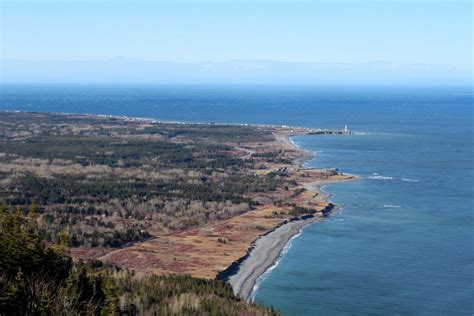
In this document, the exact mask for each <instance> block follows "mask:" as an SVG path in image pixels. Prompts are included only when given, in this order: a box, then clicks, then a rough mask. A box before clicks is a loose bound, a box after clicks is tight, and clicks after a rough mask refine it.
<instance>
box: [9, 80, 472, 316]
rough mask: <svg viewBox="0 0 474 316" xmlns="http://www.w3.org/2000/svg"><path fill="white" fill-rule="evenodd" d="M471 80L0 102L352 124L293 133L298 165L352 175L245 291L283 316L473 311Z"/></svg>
mask: <svg viewBox="0 0 474 316" xmlns="http://www.w3.org/2000/svg"><path fill="white" fill-rule="evenodd" d="M473 102H474V97H473V92H472V88H471V87H417V88H407V87H386V88H381V87H268V86H253V87H250V86H239V87H228V86H227V87H226V86H214V87H209V86H86V85H84V86H67V85H63V86H46V85H45V86H18V85H16V86H15V85H10V86H2V87H1V95H0V110H22V111H42V112H68V113H94V114H111V115H128V116H135V117H148V118H155V119H161V120H172V121H187V122H222V123H252V124H281V125H297V126H306V127H329V128H340V129H342V128H343V127H344V125H347V126H348V128H349V129H351V130H354V131H358V132H364V134H361V135H352V136H298V137H294V138H293V141H294V142H295V143H296V144H297V145H298V146H300V147H302V148H304V149H308V150H311V151H313V152H314V153H315V154H316V156H315V158H314V159H313V160H311V161H308V162H307V163H306V164H307V165H308V166H311V167H324V168H326V167H327V168H338V169H339V170H341V171H343V172H349V173H353V174H356V175H358V176H360V180H358V181H354V182H351V183H344V184H337V185H328V186H326V187H325V188H324V190H325V191H326V192H328V193H330V194H332V195H333V197H332V201H334V202H336V203H338V204H339V205H341V206H342V208H341V210H340V211H339V212H337V213H335V214H333V215H332V216H330V218H328V219H327V220H324V221H322V222H319V223H315V224H313V225H310V226H308V227H306V228H305V229H303V231H302V233H301V234H300V235H299V236H298V237H297V238H294V239H293V240H292V242H291V245H289V246H288V247H287V249H286V251H285V253H284V254H283V255H282V256H281V258H280V260H279V261H278V263H277V265H276V266H275V267H274V268H273V269H271V271H269V272H268V273H266V274H265V275H264V276H263V277H262V278H261V280H260V281H259V283H258V286H257V289H256V291H255V293H254V298H255V301H256V302H259V303H262V304H265V305H269V306H270V305H271V306H273V307H275V308H277V309H279V310H280V311H282V312H283V313H284V314H285V315H381V314H389V315H472V314H473V313H474V306H473V302H474V210H473V204H474V203H473V202H474V191H473V189H474V188H473V176H474V174H473V167H474V161H473V145H474V144H473V136H474V134H473Z"/></svg>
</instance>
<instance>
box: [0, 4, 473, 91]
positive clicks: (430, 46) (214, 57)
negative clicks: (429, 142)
mask: <svg viewBox="0 0 474 316" xmlns="http://www.w3.org/2000/svg"><path fill="white" fill-rule="evenodd" d="M0 6H1V16H2V22H1V50H0V54H1V56H0V70H1V75H0V83H4V84H5V83H28V84H30V83H92V84H98V83H127V84H134V83H136V84H167V83H169V84H318V85H319V84H330V85H333V84H343V85H359V84H369V85H370V84H377V85H446V84H448V85H472V84H473V78H472V74H473V65H472V50H473V49H472V47H473V46H472V30H471V29H472V16H471V13H472V3H471V2H470V1H464V0H461V1H456V2H453V1H447V0H437V1H422V0H417V1H404V0H388V1H379V0H361V1H357V2H354V1H347V0H345V1H343V0H337V1H327V0H316V1H305V0H300V1H287V0H279V1H266V0H256V1H246V0H235V1H213V0H200V1H190V0H180V1H167V0H161V1H148V0H139V1H126V0H120V1H109V0H102V1H88V0H85V1H78V0H71V1H61V0H44V1H32V0H21V1H11V0H5V1H2V2H1V4H0Z"/></svg>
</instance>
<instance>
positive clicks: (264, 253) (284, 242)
mask: <svg viewBox="0 0 474 316" xmlns="http://www.w3.org/2000/svg"><path fill="white" fill-rule="evenodd" d="M299 135H301V134H299ZM292 136H295V135H284V134H276V135H275V137H276V139H277V141H279V142H280V143H282V144H283V145H284V146H287V147H291V148H292V149H295V150H297V151H299V152H300V153H301V157H300V158H298V159H295V160H294V161H293V164H294V165H297V166H298V167H302V165H303V163H304V162H306V161H308V160H310V159H312V158H314V156H315V154H314V153H313V152H310V151H308V150H305V149H302V148H300V147H299V146H298V145H296V144H295V143H294V142H293V141H292V140H291V137H292ZM308 169H315V170H316V168H308ZM343 176H344V178H341V179H338V180H321V181H314V182H309V183H306V184H304V185H303V187H304V188H305V189H306V190H308V191H311V192H313V193H314V199H316V200H319V201H321V202H325V203H327V207H326V208H327V209H328V211H327V212H324V216H327V215H329V214H330V213H332V212H334V211H336V210H337V209H338V206H337V205H334V204H332V203H330V201H329V198H330V197H331V195H330V194H328V193H326V192H324V191H323V190H322V189H321V188H322V186H324V185H326V184H331V183H339V182H346V181H352V180H355V179H357V178H358V177H357V176H355V175H350V174H343ZM322 219H323V217H314V216H303V217H301V218H294V219H293V220H290V221H288V222H286V223H282V224H281V225H279V226H277V227H275V228H274V229H272V230H270V231H269V232H267V233H266V234H263V235H261V236H259V237H258V238H257V239H256V240H254V241H253V242H252V245H251V247H250V248H249V250H248V251H247V254H246V255H245V256H244V257H242V258H240V259H239V260H237V261H235V262H234V263H233V264H232V265H231V266H230V267H228V269H226V270H225V271H223V272H222V273H221V274H219V275H218V278H219V279H222V280H225V281H227V282H228V283H229V284H230V285H231V286H232V289H233V290H234V294H235V295H236V296H238V297H240V298H241V299H243V300H245V301H247V302H251V301H253V294H254V291H255V290H256V289H257V286H258V281H259V279H261V278H262V277H263V276H264V275H265V274H266V273H267V272H268V271H270V270H271V269H272V267H275V266H276V265H277V264H278V260H279V258H280V257H281V255H282V253H283V252H284V250H285V249H286V248H287V247H288V245H289V243H290V242H291V241H292V240H293V239H294V238H295V237H297V236H298V235H299V234H300V233H301V230H302V229H303V228H304V227H306V226H308V225H310V224H313V223H315V222H318V221H320V220H322Z"/></svg>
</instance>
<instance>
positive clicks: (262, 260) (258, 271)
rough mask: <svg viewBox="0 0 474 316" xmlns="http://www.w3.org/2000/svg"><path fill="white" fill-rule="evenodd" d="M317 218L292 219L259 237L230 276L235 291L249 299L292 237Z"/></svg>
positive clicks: (229, 280)
mask: <svg viewBox="0 0 474 316" xmlns="http://www.w3.org/2000/svg"><path fill="white" fill-rule="evenodd" d="M317 220H319V218H318V217H312V218H309V219H304V220H303V219H302V220H295V221H291V222H288V223H286V224H284V225H281V226H279V227H277V228H276V229H275V230H273V231H271V232H270V233H268V234H266V235H264V236H262V237H260V238H259V239H257V240H256V241H255V243H254V246H253V248H252V249H251V250H250V253H249V255H248V257H247V258H246V259H245V260H244V261H243V262H242V263H240V264H239V266H238V270H237V271H236V273H235V274H233V275H231V276H230V277H229V278H228V282H229V283H230V285H231V286H232V288H233V290H234V293H235V294H236V295H237V296H238V297H240V298H242V299H243V300H246V301H248V300H249V298H250V295H251V293H252V291H253V288H254V286H255V283H256V281H257V279H258V278H259V277H260V276H261V275H262V274H263V273H265V271H267V269H268V268H270V267H271V266H272V265H273V264H274V263H275V261H276V260H277V259H278V257H279V256H280V253H281V252H282V250H283V249H284V248H285V246H286V244H287V243H288V242H289V241H290V239H291V238H292V237H293V236H295V235H296V234H298V232H299V231H300V229H301V228H302V227H304V226H306V225H308V224H310V223H312V222H315V221H317Z"/></svg>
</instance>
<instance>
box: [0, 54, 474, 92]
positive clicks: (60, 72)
mask: <svg viewBox="0 0 474 316" xmlns="http://www.w3.org/2000/svg"><path fill="white" fill-rule="evenodd" d="M0 70H1V74H0V82H1V83H138V84H142V83H156V84H166V83H170V84H400V85H404V84H428V85H436V84H449V85H472V83H473V79H472V65H459V66H450V65H431V64H420V63H406V64H398V63H388V62H367V63H302V62H282V61H265V60H233V61H227V62H207V61H205V62H189V63H187V62H170V61H147V60H140V59H129V58H123V57H117V58H113V59H110V60H90V61H86V60H79V61H52V60H51V61H25V60H14V59H3V60H1V61H0Z"/></svg>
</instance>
